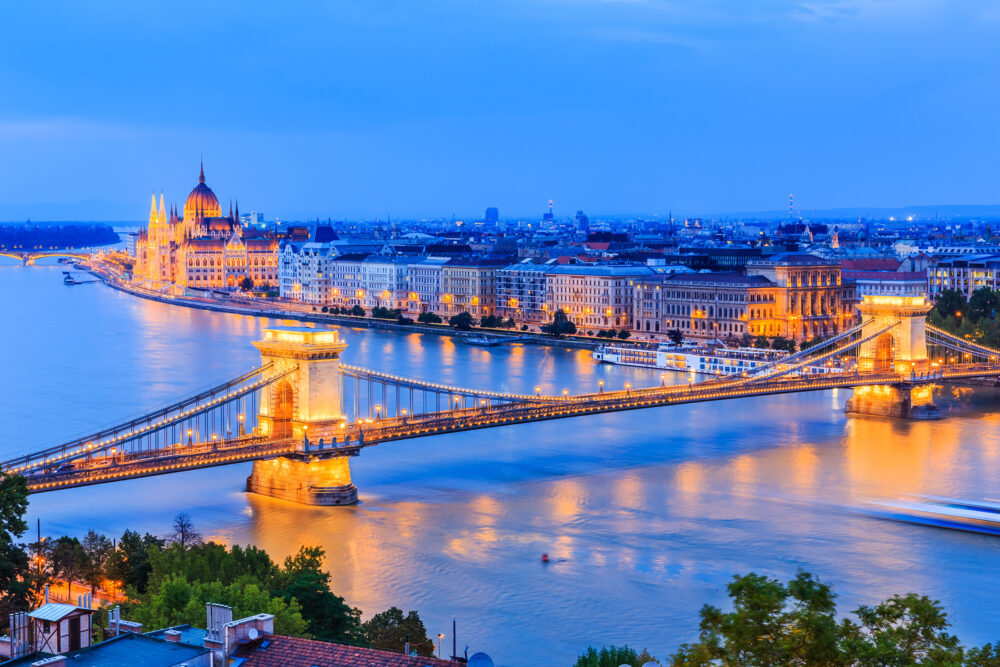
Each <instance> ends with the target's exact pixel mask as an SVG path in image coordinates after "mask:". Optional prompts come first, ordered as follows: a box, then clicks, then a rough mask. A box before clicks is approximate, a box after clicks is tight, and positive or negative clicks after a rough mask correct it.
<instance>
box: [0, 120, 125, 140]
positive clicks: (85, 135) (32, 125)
mask: <svg viewBox="0 0 1000 667" xmlns="http://www.w3.org/2000/svg"><path fill="white" fill-rule="evenodd" d="M142 134H144V132H143V131H141V130H139V129H138V128H135V127H132V126H129V125H118V124H112V123H101V122H96V121H92V120H86V119H81V118H47V119H34V120H22V119H3V118H0V141H5V142H14V141H52V140H60V141H67V140H73V139H87V140H89V141H93V140H101V139H115V140H121V139H128V138H133V137H137V136H140V135H142Z"/></svg>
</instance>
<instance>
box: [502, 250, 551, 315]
mask: <svg viewBox="0 0 1000 667" xmlns="http://www.w3.org/2000/svg"><path fill="white" fill-rule="evenodd" d="M553 268H555V265H554V264H535V263H534V262H533V261H532V260H530V259H526V260H523V261H521V262H518V263H517V264H512V265H510V266H505V267H504V268H502V269H498V270H497V276H496V280H497V315H499V316H500V317H503V318H504V319H507V318H511V319H513V320H515V321H517V322H528V323H532V324H540V323H543V322H546V321H547V320H548V319H549V318H547V317H546V313H547V307H546V302H547V299H548V288H547V285H548V282H547V278H546V276H547V275H548V273H549V271H551V270H552V269H553Z"/></svg>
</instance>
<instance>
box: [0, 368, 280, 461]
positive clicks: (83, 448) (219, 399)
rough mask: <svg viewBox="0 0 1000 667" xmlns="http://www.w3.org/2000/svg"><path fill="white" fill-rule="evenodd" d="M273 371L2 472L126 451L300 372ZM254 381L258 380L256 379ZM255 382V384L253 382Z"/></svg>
mask: <svg viewBox="0 0 1000 667" xmlns="http://www.w3.org/2000/svg"><path fill="white" fill-rule="evenodd" d="M272 368H273V364H266V365H264V366H261V367H258V368H255V369H254V370H252V371H250V372H248V373H244V374H243V375H240V376H239V377H237V378H234V379H232V380H228V381H227V382H224V383H222V384H220V385H217V386H215V387H212V388H211V389H208V390H205V391H202V392H199V393H198V394H195V395H194V396H190V397H188V398H185V399H183V400H180V401H177V402H175V403H172V404H171V405H169V406H167V407H165V408H160V409H157V410H154V411H152V412H149V413H147V414H145V415H142V416H141V417H136V418H133V419H130V420H128V421H126V422H122V423H121V424H117V425H115V426H112V427H109V428H106V429H102V430H101V431H98V432H96V433H93V434H91V435H90V436H86V437H83V438H77V439H74V440H71V441H69V442H65V443H62V444H59V445H56V446H54V447H48V448H46V449H42V450H39V451H36V452H32V453H30V454H26V455H24V456H19V457H17V458H14V459H10V460H8V461H4V462H2V463H0V470H3V471H4V472H7V473H21V474H23V473H24V472H26V471H29V470H32V469H36V468H39V467H44V466H48V465H53V464H55V463H60V464H62V463H68V462H70V461H74V460H76V459H79V458H83V457H88V456H93V455H95V454H100V453H104V452H106V450H108V449H110V448H116V449H118V448H122V447H124V446H125V445H126V444H128V443H130V442H136V441H139V442H141V439H142V438H147V439H149V438H150V437H151V436H153V435H155V434H157V433H160V432H162V431H166V430H167V429H170V428H174V427H176V426H178V425H179V424H182V423H184V422H192V421H195V420H197V419H198V418H199V417H201V416H203V415H205V414H206V413H209V412H211V411H213V410H218V409H220V408H224V407H226V406H228V405H229V404H231V403H233V402H235V401H238V400H240V399H242V398H243V397H245V396H247V395H249V394H253V393H254V392H257V391H259V390H260V389H262V388H263V387H265V386H267V385H269V384H271V383H273V382H276V381H278V380H280V379H281V378H283V377H285V376H287V375H288V374H290V373H292V372H293V371H294V370H295V369H296V367H291V368H287V369H285V370H283V371H280V372H277V373H272V374H268V375H265V376H264V377H260V376H261V375H263V374H264V373H265V372H266V371H270V370H272ZM254 378H258V379H256V380H254ZM251 380H254V381H252V382H251Z"/></svg>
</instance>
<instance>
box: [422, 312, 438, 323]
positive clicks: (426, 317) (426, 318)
mask: <svg viewBox="0 0 1000 667" xmlns="http://www.w3.org/2000/svg"><path fill="white" fill-rule="evenodd" d="M417 322H420V323H421V324H441V317H440V316H439V315H437V314H435V313H420V314H419V315H417Z"/></svg>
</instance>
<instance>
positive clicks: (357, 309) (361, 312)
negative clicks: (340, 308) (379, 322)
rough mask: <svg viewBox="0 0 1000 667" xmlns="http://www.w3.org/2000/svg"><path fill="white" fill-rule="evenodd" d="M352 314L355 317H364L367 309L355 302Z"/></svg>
mask: <svg viewBox="0 0 1000 667" xmlns="http://www.w3.org/2000/svg"><path fill="white" fill-rule="evenodd" d="M350 314H351V315H354V316H355V317H364V316H365V309H364V308H362V307H361V306H359V305H356V304H355V305H354V306H353V307H352V308H351V312H350Z"/></svg>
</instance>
